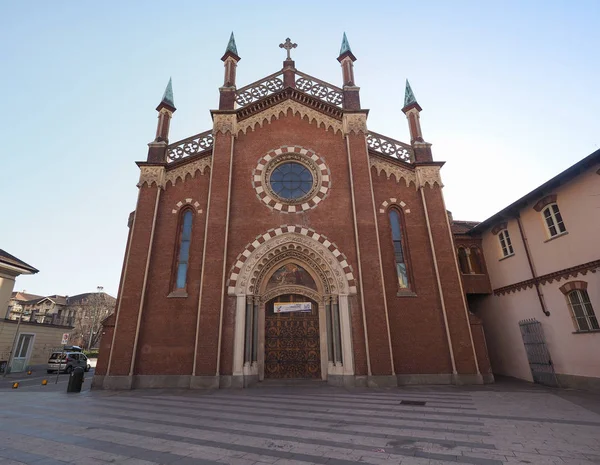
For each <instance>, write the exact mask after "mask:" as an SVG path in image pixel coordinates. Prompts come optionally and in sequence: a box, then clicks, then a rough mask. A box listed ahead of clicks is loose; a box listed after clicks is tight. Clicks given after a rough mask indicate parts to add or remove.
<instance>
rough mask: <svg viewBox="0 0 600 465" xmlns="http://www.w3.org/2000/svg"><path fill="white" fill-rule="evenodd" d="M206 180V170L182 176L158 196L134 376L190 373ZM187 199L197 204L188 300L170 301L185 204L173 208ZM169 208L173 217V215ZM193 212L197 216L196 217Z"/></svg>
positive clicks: (205, 202) (189, 271) (206, 191)
mask: <svg viewBox="0 0 600 465" xmlns="http://www.w3.org/2000/svg"><path fill="white" fill-rule="evenodd" d="M209 179H210V174H209V171H208V169H207V170H206V173H205V174H203V175H202V174H200V172H197V173H196V175H195V177H193V178H192V177H191V176H190V175H187V177H186V181H185V182H182V181H181V180H178V181H177V183H176V184H175V185H172V184H171V183H168V184H167V186H166V189H165V190H164V191H163V193H162V195H161V199H160V204H159V208H158V212H157V218H156V229H155V231H154V245H153V247H152V257H151V260H150V268H149V270H148V283H149V284H148V286H147V289H146V297H145V303H144V310H143V314H142V323H141V327H140V336H139V342H138V350H137V360H136V365H135V374H157V373H160V374H165V375H175V374H177V375H189V374H191V372H192V363H193V356H194V354H193V348H194V345H195V340H196V317H197V314H198V296H199V293H200V274H201V271H202V250H203V247H204V230H205V220H206V205H207V200H208V184H209ZM186 198H191V199H192V203H193V202H199V203H200V205H199V206H198V207H197V208H192V209H191V211H192V212H193V214H194V219H193V223H192V240H191V243H190V256H189V265H188V272H187V289H186V290H187V294H188V296H187V297H185V298H181V297H170V298H169V297H167V296H168V295H169V294H170V293H171V292H172V291H173V290H174V273H175V268H176V266H177V253H178V247H179V241H180V221H181V216H182V213H183V211H185V208H186V207H185V205H184V206H182V207H181V208H180V209H178V207H177V203H178V202H180V201H182V202H185V199H186ZM174 209H178V212H177V213H173V210H174ZM198 209H201V210H202V213H198V212H197V210H198Z"/></svg>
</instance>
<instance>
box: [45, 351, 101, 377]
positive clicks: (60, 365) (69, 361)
mask: <svg viewBox="0 0 600 465" xmlns="http://www.w3.org/2000/svg"><path fill="white" fill-rule="evenodd" d="M76 367H81V368H83V370H84V371H86V372H88V371H90V368H91V367H92V366H91V365H90V362H89V360H88V358H87V357H86V356H85V355H84V354H82V353H81V352H70V351H65V352H53V353H52V355H50V359H49V360H48V369H47V370H46V371H47V372H48V373H52V372H53V371H57V370H58V371H64V372H65V373H71V372H72V371H73V370H74V369H75V368H76Z"/></svg>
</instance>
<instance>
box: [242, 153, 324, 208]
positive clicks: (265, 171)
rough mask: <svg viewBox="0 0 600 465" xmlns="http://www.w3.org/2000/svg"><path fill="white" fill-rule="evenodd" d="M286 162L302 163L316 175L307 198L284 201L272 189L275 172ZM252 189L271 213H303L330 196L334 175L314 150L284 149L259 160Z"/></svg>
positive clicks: (313, 176) (305, 196)
mask: <svg viewBox="0 0 600 465" xmlns="http://www.w3.org/2000/svg"><path fill="white" fill-rule="evenodd" d="M286 162H295V163H299V164H302V165H303V166H304V167H306V168H307V169H308V170H309V171H310V172H311V174H312V178H313V183H312V187H311V189H310V191H309V192H308V193H307V194H306V195H304V196H302V197H300V198H296V199H285V198H282V197H280V196H278V195H277V193H275V192H274V191H273V189H272V187H271V182H270V176H271V173H272V172H273V170H274V169H276V168H277V167H278V166H281V165H282V164H283V163H286ZM252 186H253V187H254V190H255V192H256V196H257V197H258V199H259V200H260V201H261V202H263V203H264V204H265V205H266V206H267V207H269V208H270V209H271V210H275V211H279V212H282V213H301V212H304V211H306V210H310V209H312V208H315V207H316V206H317V205H318V204H319V203H320V202H321V201H322V200H324V199H325V197H327V194H328V192H329V189H330V187H331V173H330V171H329V168H328V167H327V165H326V164H325V161H324V160H323V158H321V157H320V156H319V155H317V154H316V153H315V152H313V151H312V150H309V149H306V148H303V147H299V146H297V145H296V146H283V147H280V148H278V149H275V150H271V151H270V152H268V153H267V154H266V155H264V156H263V157H262V158H261V159H260V160H259V161H258V164H257V165H256V169H255V170H254V173H253V176H252Z"/></svg>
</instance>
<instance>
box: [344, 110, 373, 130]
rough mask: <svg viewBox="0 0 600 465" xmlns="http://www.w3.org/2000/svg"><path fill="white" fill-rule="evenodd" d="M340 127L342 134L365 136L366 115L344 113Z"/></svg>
mask: <svg viewBox="0 0 600 465" xmlns="http://www.w3.org/2000/svg"><path fill="white" fill-rule="evenodd" d="M342 127H343V130H344V134H351V133H355V134H361V133H362V134H363V135H367V134H368V133H369V131H368V130H367V115H366V114H365V113H345V114H344V116H343V117H342Z"/></svg>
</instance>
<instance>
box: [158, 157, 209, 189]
mask: <svg viewBox="0 0 600 465" xmlns="http://www.w3.org/2000/svg"><path fill="white" fill-rule="evenodd" d="M211 166H212V155H209V156H208V157H202V158H198V159H197V160H195V161H192V162H190V163H185V164H183V165H181V166H178V167H177V168H174V169H172V170H168V171H167V172H166V174H165V185H166V184H167V183H168V182H170V183H171V185H173V186H174V185H175V184H177V181H178V180H179V179H181V180H182V181H185V178H186V176H187V175H188V174H189V175H190V176H191V177H192V178H195V177H196V173H198V171H199V172H200V174H201V175H203V174H204V171H205V170H206V168H209V169H210V167H211Z"/></svg>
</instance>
